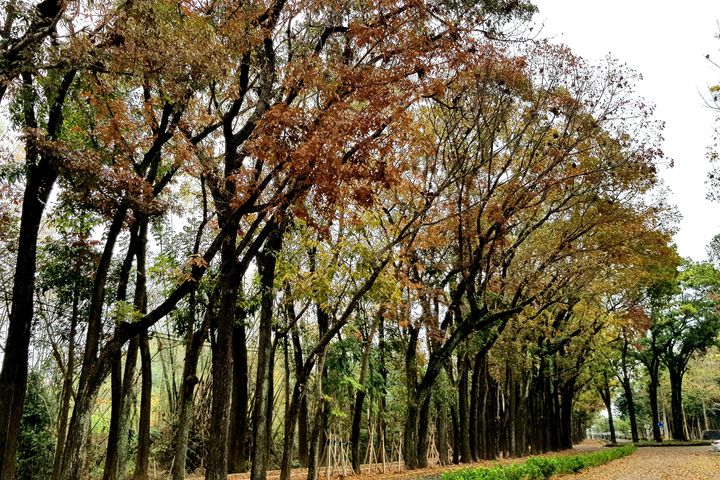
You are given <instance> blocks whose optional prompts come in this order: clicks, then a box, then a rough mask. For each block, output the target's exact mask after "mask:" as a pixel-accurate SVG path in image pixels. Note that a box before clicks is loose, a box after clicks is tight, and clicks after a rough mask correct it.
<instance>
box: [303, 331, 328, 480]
mask: <svg viewBox="0 0 720 480" xmlns="http://www.w3.org/2000/svg"><path fill="white" fill-rule="evenodd" d="M326 325H327V323H326ZM321 330H322V327H321ZM326 373H327V370H326V368H325V352H322V353H320V354H319V355H318V361H317V377H318V378H317V382H316V383H317V387H316V390H315V398H316V405H315V415H314V417H315V421H314V422H313V428H312V432H311V434H310V448H309V452H308V456H309V458H308V460H309V461H308V474H307V480H317V479H318V474H319V473H320V463H321V459H320V456H321V455H322V450H323V444H322V440H323V432H324V431H325V426H326V425H325V423H326V418H327V417H326V414H325V413H326V410H327V408H325V407H326V406H325V404H326V403H327V402H326V401H325V396H324V394H323V382H324V380H325V376H326Z"/></svg>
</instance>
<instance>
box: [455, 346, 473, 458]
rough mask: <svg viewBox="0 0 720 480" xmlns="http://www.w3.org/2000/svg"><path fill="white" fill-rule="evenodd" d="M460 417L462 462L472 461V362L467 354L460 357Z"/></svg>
mask: <svg viewBox="0 0 720 480" xmlns="http://www.w3.org/2000/svg"><path fill="white" fill-rule="evenodd" d="M458 367H459V373H458V417H459V420H460V462H462V463H472V454H471V453H470V428H469V421H470V412H469V410H468V380H469V379H468V377H469V376H470V362H469V360H468V358H467V355H466V354H463V355H462V356H461V357H460V358H458Z"/></svg>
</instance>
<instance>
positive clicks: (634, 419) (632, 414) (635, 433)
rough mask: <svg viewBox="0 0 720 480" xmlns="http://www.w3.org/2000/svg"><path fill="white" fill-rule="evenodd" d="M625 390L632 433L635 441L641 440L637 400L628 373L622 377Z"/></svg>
mask: <svg viewBox="0 0 720 480" xmlns="http://www.w3.org/2000/svg"><path fill="white" fill-rule="evenodd" d="M621 383H622V386H623V392H624V393H625V401H626V402H627V409H628V417H630V435H631V436H632V441H633V443H637V442H639V441H640V435H639V434H638V426H637V414H636V413H635V400H634V399H633V392H632V385H631V384H630V377H629V376H628V375H627V373H623V379H622V382H621Z"/></svg>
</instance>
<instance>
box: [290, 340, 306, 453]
mask: <svg viewBox="0 0 720 480" xmlns="http://www.w3.org/2000/svg"><path fill="white" fill-rule="evenodd" d="M292 341H293V358H294V360H295V378H296V379H297V378H300V377H301V376H302V372H303V353H302V344H301V343H300V334H299V332H298V329H297V326H293V329H292ZM302 389H303V390H302V395H300V405H299V408H300V411H299V412H298V419H297V427H298V459H299V461H300V466H301V467H307V466H308V446H309V443H310V442H309V438H308V403H307V395H306V394H305V385H303V386H302Z"/></svg>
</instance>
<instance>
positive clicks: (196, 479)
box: [187, 440, 720, 480]
mask: <svg viewBox="0 0 720 480" xmlns="http://www.w3.org/2000/svg"><path fill="white" fill-rule="evenodd" d="M600 448H602V443H600V442H599V441H596V440H586V441H585V442H583V443H581V444H579V445H576V446H575V447H574V448H573V449H572V450H565V451H562V452H549V453H546V454H544V455H548V456H555V455H577V454H579V453H587V452H592V451H595V450H599V449H600ZM525 460H527V458H509V459H505V460H499V461H483V462H478V463H470V464H467V463H466V464H462V465H447V466H444V467H440V466H436V467H428V468H423V469H419V470H412V471H405V470H404V469H402V468H401V466H398V464H397V462H394V463H388V464H387V465H386V469H385V472H383V471H382V468H381V467H382V466H381V465H375V466H374V467H372V468H371V467H370V466H368V465H362V467H361V470H362V472H363V473H361V474H356V475H352V474H351V472H350V471H349V470H347V469H346V471H345V473H343V472H342V470H339V469H337V470H332V474H331V475H329V476H326V472H325V469H324V468H321V469H320V475H319V478H320V480H325V479H326V478H328V477H329V478H331V479H333V480H337V479H342V478H348V479H352V480H377V479H379V478H382V479H387V480H416V479H419V478H421V479H422V478H433V477H436V476H439V475H440V474H442V473H443V472H449V471H452V470H462V469H466V468H472V467H490V466H493V465H497V464H498V463H515V462H524V461H525ZM187 478H188V480H202V479H203V478H204V477H202V476H200V475H190V476H188V477H187ZM249 478H250V474H249V473H235V474H230V475H228V480H249ZM279 478H280V471H279V470H271V471H269V472H268V473H267V477H266V479H267V480H278V479H279ZM290 478H291V479H292V480H305V479H306V478H307V470H306V469H304V468H294V469H292V473H291V476H290ZM718 480H720V477H719V478H718Z"/></svg>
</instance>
